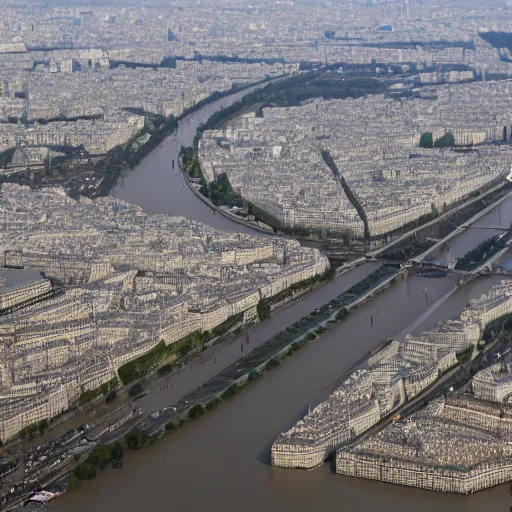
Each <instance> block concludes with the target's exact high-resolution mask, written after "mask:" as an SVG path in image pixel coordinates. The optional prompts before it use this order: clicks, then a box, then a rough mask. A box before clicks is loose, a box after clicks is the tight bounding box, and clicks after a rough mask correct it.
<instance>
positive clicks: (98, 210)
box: [0, 184, 329, 442]
mask: <svg viewBox="0 0 512 512" xmlns="http://www.w3.org/2000/svg"><path fill="white" fill-rule="evenodd" d="M0 228H1V229H0V252H1V255H2V258H0V259H1V261H2V264H3V265H4V266H7V267H15V268H17V269H21V270H18V271H17V272H27V273H30V275H32V274H31V271H37V272H43V273H44V275H45V276H47V277H48V278H51V279H52V280H53V281H54V282H55V283H56V284H57V285H60V286H61V287H64V289H65V291H64V293H62V294H60V295H55V296H52V297H51V298H47V299H46V300H42V301H39V302H37V301H35V302H34V301H31V299H33V298H37V297H39V296H40V295H41V294H45V293H46V292H47V291H48V290H50V288H51V284H50V281H49V280H48V279H41V280H40V281H36V282H35V283H27V284H24V285H22V286H20V287H18V288H14V289H10V290H9V289H6V290H5V291H4V293H3V295H2V300H3V304H4V305H5V306H12V305H18V304H20V302H21V303H23V302H24V303H27V304H25V306H24V307H21V308H19V309H16V308H13V310H12V311H11V312H9V314H6V315H3V316H0V440H2V442H4V441H6V440H8V439H10V438H12V437H13V436H15V435H16V433H17V432H19V431H20V430H21V429H22V428H24V427H26V426H28V425H31V424H33V423H35V422H38V421H41V420H42V419H51V418H53V417H54V416H56V415H58V414H59V413H60V412H62V411H64V410H66V409H68V408H69V407H71V406H73V405H74V404H76V402H77V401H78V399H79V397H80V395H81V394H82V393H84V392H86V391H90V390H94V389H96V388H98V387H99V386H101V385H102V384H104V383H107V382H109V381H111V380H112V379H115V378H116V377H118V369H119V368H120V367H121V366H122V365H124V364H126V363H127V362H129V361H132V360H133V359H135V358H137V357H139V356H141V355H144V354H146V353H147V352H148V351H150V350H151V349H153V348H155V347H156V346H157V345H158V343H160V342H162V341H163V342H164V343H165V344H166V345H171V344H173V343H176V342H178V341H179V340H181V339H183V338H185V337H186V336H187V335H190V334H192V333H200V332H205V331H210V330H211V329H214V328H215V327H217V326H219V325H221V324H222V323H223V322H225V321H226V320H229V319H232V318H235V319H237V322H238V323H239V324H240V323H242V322H250V321H253V320H254V318H255V317H256V316H257V313H256V306H257V305H258V302H259V301H260V300H261V299H262V298H268V297H271V296H272V295H275V294H277V293H279V292H281V291H283V290H285V289H286V288H288V287H289V286H290V285H292V284H294V283H298V282H300V281H303V280H304V279H307V278H309V277H313V276H316V275H319V274H322V273H323V272H325V271H326V270H327V269H328V267H329V262H328V260H327V258H325V256H323V255H321V254H320V252H319V251H318V250H316V249H310V248H303V247H301V246H300V244H299V243H298V242H296V241H294V240H285V239H281V238H279V239H278V238H260V237H254V236H249V235H242V234H234V233H221V232H217V231H215V230H214V229H212V228H210V227H208V226H205V225H203V224H200V223H197V222H194V221H188V220H186V219H184V218H177V217H169V216H167V215H153V216H151V215H146V214H145V213H144V212H143V211H142V210H141V209H140V208H139V207H137V206H133V205H130V204H128V203H125V202H123V201H120V200H118V199H115V198H112V197H104V198H101V199H98V200H96V201H91V200H88V199H84V198H81V199H80V200H78V201H76V200H73V199H71V198H70V197H68V196H67V195H66V194H65V193H64V192H63V190H62V189H59V188H47V189H41V190H38V191H34V190H31V189H30V188H29V187H23V186H19V185H13V184H3V185H2V189H1V194H0ZM284 254H286V257H284Z"/></svg>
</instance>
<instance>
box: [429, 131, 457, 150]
mask: <svg viewBox="0 0 512 512" xmlns="http://www.w3.org/2000/svg"><path fill="white" fill-rule="evenodd" d="M454 146H455V137H454V136H453V133H451V132H446V133H445V134H444V135H443V136H442V137H439V139H437V140H436V141H435V142H434V147H435V148H453V147H454Z"/></svg>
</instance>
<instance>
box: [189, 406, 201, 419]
mask: <svg viewBox="0 0 512 512" xmlns="http://www.w3.org/2000/svg"><path fill="white" fill-rule="evenodd" d="M204 413H205V409H204V407H203V405H202V404H196V405H194V407H192V409H190V411H188V418H189V419H190V420H198V419H199V418H200V417H201V416H202V415H203V414H204Z"/></svg>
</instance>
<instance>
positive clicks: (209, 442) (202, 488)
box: [50, 276, 512, 512]
mask: <svg viewBox="0 0 512 512" xmlns="http://www.w3.org/2000/svg"><path fill="white" fill-rule="evenodd" d="M497 280H498V278H497V277H488V278H481V279H478V280H475V281H474V282H472V283H471V284H470V285H468V286H467V287H466V289H463V290H458V291H457V292H456V293H454V294H452V295H451V296H450V298H449V299H448V300H447V301H446V302H445V303H443V304H442V305H441V307H439V308H438V309H436V310H435V311H434V312H431V314H430V315H429V317H428V319H425V320H424V321H423V322H422V324H421V325H419V326H417V328H416V330H422V329H424V328H427V327H430V326H431V325H433V323H435V322H436V321H438V320H442V319H445V318H449V317H451V316H453V315H456V314H457V313H458V312H460V310H461V309H462V307H464V305H465V304H466V303H467V301H468V300H469V299H471V298H472V297H474V296H478V295H480V294H481V293H483V292H484V291H485V290H486V289H488V288H490V286H492V285H493V284H494V283H496V282H497ZM454 285H455V280H454V279H453V278H451V277H448V278H444V279H428V278H421V277H417V276H414V277H411V278H408V279H405V280H403V281H402V282H400V283H397V284H396V285H395V286H393V287H391V288H389V289H388V290H386V291H385V292H383V293H382V294H381V295H380V296H378V297H377V298H376V299H375V300H373V301H372V302H370V303H368V304H367V305H366V306H364V307H362V308H361V309H359V310H357V311H355V312H354V313H353V314H352V315H351V316H350V317H349V318H348V319H347V320H346V322H345V323H343V324H341V325H340V326H339V327H337V328H335V329H333V330H332V331H330V332H328V333H326V334H325V335H324V336H322V337H321V338H320V339H319V340H318V341H317V342H315V343H314V344H312V345H310V346H308V347H307V348H306V349H305V350H304V351H302V352H300V353H298V354H297V355H296V356H294V358H292V359H291V360H290V361H288V362H287V363H285V364H284V365H283V366H282V367H281V368H279V369H278V370H275V371H273V372H271V373H269V374H268V375H266V376H265V377H264V378H263V379H261V380H259V381H256V382H255V383H254V384H252V385H251V386H249V388H247V389H245V390H244V391H243V392H242V393H241V394H240V395H239V396H237V397H236V398H235V399H234V400H233V401H231V402H229V403H226V404H223V405H222V406H220V407H219V408H218V409H216V410H214V411H212V412H211V413H209V414H208V415H207V416H206V417H205V418H203V419H201V420H200V421H198V422H197V423H196V424H192V425H189V426H188V427H186V428H185V429H184V430H183V431H181V432H178V433H177V434H175V435H173V436H171V437H169V438H167V439H165V440H163V441H162V442H161V444H159V445H158V446H156V447H154V448H151V449H147V450H143V451H141V452H129V454H128V456H127V458H126V462H125V466H124V468H123V470H121V471H116V470H105V471H104V472H102V474H101V475H100V476H99V477H98V478H97V480H95V481H93V482H87V483H86V484H85V485H84V486H83V487H82V488H81V489H80V490H78V491H74V492H73V493H69V494H68V495H66V496H64V497H63V498H62V499H59V500H58V501H57V502H55V503H54V504H52V505H51V507H50V508H56V509H58V510H69V511H90V510H94V511H111V510H114V509H115V510H117V509H119V510H124V511H138V510H151V511H153V510H155V511H156V510H164V509H165V510H167V509H173V510H178V511H200V510H205V509H208V508H211V507H212V506H213V507H214V510H220V511H222V510H225V511H238V510H243V511H244V512H245V511H247V512H256V511H258V512H259V511H261V510H266V511H276V512H277V511H287V510H296V511H304V512H306V511H307V512H310V511H311V510H329V509H338V508H339V509H340V510H348V511H352V510H374V509H377V508H378V510H385V511H393V512H410V511H411V510H413V509H414V510H415V511H417V512H423V511H431V510H432V509H433V508H435V510H436V512H444V511H446V512H448V511H449V512H459V511H460V512H462V511H464V512H473V511H474V512H476V511H481V510H484V507H486V506H489V504H490V503H492V504H493V507H492V510H493V511H500V510H503V511H508V510H509V505H512V498H510V496H509V495H508V489H507V487H506V486H501V487H499V488H496V489H491V490H489V491H485V492H483V493H480V494H477V495H475V496H472V497H460V496H447V495H442V494H437V493H433V492H426V491H421V490H416V489H408V488H404V487H399V486H394V485H391V484H384V483H379V482H371V481H365V480H358V479H352V478H349V477H343V476H339V475H334V474H331V473H330V470H329V467H328V465H324V467H323V468H321V469H318V470H317V471H313V472H302V471H294V470H285V469H280V468H273V467H271V466H270V464H269V457H270V452H269V450H270V446H271V444H272V442H273V440H274V438H275V437H276V435H277V434H278V433H279V432H281V431H283V430H285V429H287V428H289V427H290V426H292V425H293V424H294V423H295V422H296V421H297V420H298V419H300V418H301V417H302V416H303V415H304V414H305V412H306V411H307V407H308V404H312V405H314V404H315V403H317V402H318V401H319V400H321V399H322V398H323V397H324V396H325V395H326V394H327V393H329V392H330V391H332V389H331V388H332V386H330V385H329V383H331V382H334V381H335V380H337V378H338V377H339V376H340V374H342V373H343V372H344V371H345V370H346V369H348V368H350V367H351V366H352V365H353V364H354V363H356V362H357V361H358V360H359V359H360V358H361V357H362V356H363V355H364V354H365V353H366V352H367V351H368V350H370V349H371V348H372V347H374V346H375V345H377V344H378V343H379V342H380V341H381V340H383V339H384V338H386V337H388V336H395V335H397V334H398V333H402V335H403V334H405V333H406V332H407V331H408V329H407V327H408V326H410V325H411V324H412V323H413V321H414V320H415V319H416V318H418V317H421V316H422V314H423V313H424V312H425V311H428V310H429V308H430V307H431V306H432V305H433V304H435V303H436V301H438V300H439V299H441V298H442V297H444V296H445V295H446V294H447V293H449V292H450V291H451V290H453V288H454ZM425 287H427V288H428V300H425V294H424V293H422V292H421V290H423V289H424V288H425ZM370 315H373V326H372V325H371V322H370Z"/></svg>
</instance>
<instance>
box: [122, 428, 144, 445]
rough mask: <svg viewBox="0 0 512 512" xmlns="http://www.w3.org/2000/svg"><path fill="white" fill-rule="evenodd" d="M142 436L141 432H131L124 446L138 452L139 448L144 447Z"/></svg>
mask: <svg viewBox="0 0 512 512" xmlns="http://www.w3.org/2000/svg"><path fill="white" fill-rule="evenodd" d="M144 440H145V439H144V436H143V435H142V432H139V431H138V430H137V431H135V432H131V433H130V434H128V436H127V437H126V444H127V445H128V448H130V449H131V450H138V449H139V448H142V447H143V446H144Z"/></svg>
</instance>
